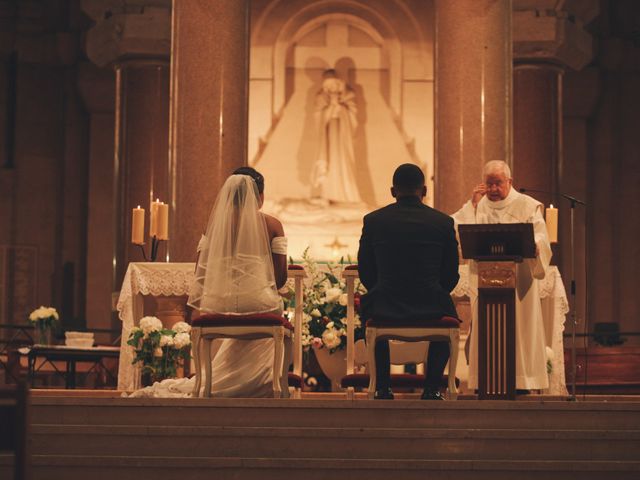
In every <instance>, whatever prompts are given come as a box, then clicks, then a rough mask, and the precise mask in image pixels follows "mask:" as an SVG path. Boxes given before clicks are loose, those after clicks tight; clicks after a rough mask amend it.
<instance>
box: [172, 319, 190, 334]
mask: <svg viewBox="0 0 640 480" xmlns="http://www.w3.org/2000/svg"><path fill="white" fill-rule="evenodd" d="M172 330H173V331H174V332H176V333H189V332H190V331H191V325H189V324H188V323H187V322H178V323H176V324H175V325H174V326H173V327H172Z"/></svg>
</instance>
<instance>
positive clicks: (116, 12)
mask: <svg viewBox="0 0 640 480" xmlns="http://www.w3.org/2000/svg"><path fill="white" fill-rule="evenodd" d="M99 6H100V7H99V8H98V6H97V5H96V3H95V2H94V1H93V0H84V1H83V3H82V8H83V10H84V11H85V13H87V14H88V15H89V16H91V17H92V18H93V19H94V20H96V24H95V26H94V27H92V28H91V29H90V30H89V31H88V32H87V40H86V51H87V56H88V57H89V58H90V59H91V61H92V62H93V63H95V64H96V65H98V66H100V67H103V66H106V65H109V64H111V63H114V62H118V61H120V60H125V59H138V58H145V59H162V60H168V59H169V55H170V51H171V2H170V1H168V0H125V1H122V0H120V1H116V0H103V1H102V2H100V3H99Z"/></svg>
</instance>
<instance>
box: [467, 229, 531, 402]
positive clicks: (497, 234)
mask: <svg viewBox="0 0 640 480" xmlns="http://www.w3.org/2000/svg"><path fill="white" fill-rule="evenodd" d="M458 232H459V233H460V244H461V246H462V257H463V258H466V259H472V260H475V261H476V262H478V323H477V325H474V326H473V328H477V329H478V398H479V399H481V400H482V399H493V400H513V399H515V397H516V308H515V307H516V305H515V295H516V264H517V263H521V262H522V259H523V258H534V257H535V256H536V246H535V241H534V239H533V225H532V224H530V223H510V224H503V223H499V224H483V225H459V226H458Z"/></svg>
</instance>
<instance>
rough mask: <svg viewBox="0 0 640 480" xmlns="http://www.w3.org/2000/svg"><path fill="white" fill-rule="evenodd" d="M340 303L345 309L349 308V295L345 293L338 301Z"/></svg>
mask: <svg viewBox="0 0 640 480" xmlns="http://www.w3.org/2000/svg"><path fill="white" fill-rule="evenodd" d="M338 303H339V304H340V305H342V306H343V307H346V306H347V294H346V293H343V294H342V295H340V298H339V299H338Z"/></svg>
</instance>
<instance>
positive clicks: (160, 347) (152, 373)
mask: <svg viewBox="0 0 640 480" xmlns="http://www.w3.org/2000/svg"><path fill="white" fill-rule="evenodd" d="M190 333H191V326H190V325H189V324H188V323H186V322H178V323H176V324H175V325H174V326H173V328H164V327H163V326H162V321H160V319H159V318H157V317H143V318H142V319H141V320H140V325H139V326H138V327H133V329H132V330H131V333H130V334H129V339H128V340H127V345H130V346H131V347H132V348H133V350H134V352H135V357H134V359H133V362H132V363H133V364H134V365H135V364H137V363H140V364H141V365H142V375H143V383H149V384H150V383H152V382H153V381H160V380H163V379H165V378H175V377H176V376H177V370H178V367H179V366H182V365H184V363H185V362H188V361H189V360H190V359H191V355H190V348H189V347H190V346H191V335H190Z"/></svg>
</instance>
